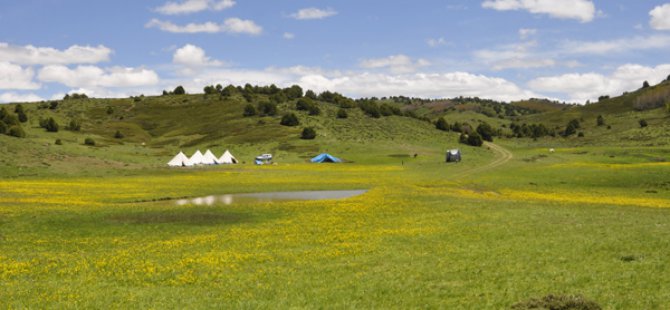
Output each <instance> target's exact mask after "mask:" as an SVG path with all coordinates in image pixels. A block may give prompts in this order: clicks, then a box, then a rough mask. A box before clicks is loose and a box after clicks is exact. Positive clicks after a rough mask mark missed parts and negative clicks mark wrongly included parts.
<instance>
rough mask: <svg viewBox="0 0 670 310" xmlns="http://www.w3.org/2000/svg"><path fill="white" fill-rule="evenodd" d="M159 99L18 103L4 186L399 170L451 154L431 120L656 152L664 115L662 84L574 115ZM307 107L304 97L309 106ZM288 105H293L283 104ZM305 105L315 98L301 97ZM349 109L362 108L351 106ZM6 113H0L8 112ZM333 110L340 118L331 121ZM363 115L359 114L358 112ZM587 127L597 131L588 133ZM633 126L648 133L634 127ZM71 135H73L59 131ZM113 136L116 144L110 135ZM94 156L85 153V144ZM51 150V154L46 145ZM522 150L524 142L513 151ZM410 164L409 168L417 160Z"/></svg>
mask: <svg viewBox="0 0 670 310" xmlns="http://www.w3.org/2000/svg"><path fill="white" fill-rule="evenodd" d="M209 90H210V92H211V94H208V95H205V94H190V95H188V94H185V95H174V94H164V95H163V96H152V97H144V96H142V97H131V98H124V99H90V98H79V97H77V96H75V97H74V98H72V97H71V98H68V99H67V100H59V101H51V102H42V103H24V104H22V106H23V109H24V111H25V114H26V115H27V116H28V121H27V122H26V123H23V124H22V127H23V129H24V131H25V133H26V137H25V138H22V139H19V138H14V137H9V136H6V135H0V151H2V152H1V154H0V163H2V168H0V170H2V172H3V174H4V175H7V176H19V175H22V176H30V175H45V174H46V175H49V174H96V173H103V172H104V171H107V172H109V171H110V170H113V171H126V173H130V171H134V170H137V169H144V168H156V167H162V166H164V164H165V162H167V160H169V159H170V157H171V156H172V155H174V154H175V153H177V152H178V151H179V150H183V151H184V152H185V153H187V154H191V153H193V152H194V151H195V150H196V149H202V150H203V151H204V149H208V148H210V149H212V150H213V151H214V152H215V153H222V152H223V151H224V150H225V149H230V150H231V151H233V153H234V154H236V155H237V156H238V157H239V158H240V159H241V160H242V161H244V162H251V160H252V159H253V157H254V156H255V155H258V154H260V153H273V154H275V155H276V156H277V158H278V159H279V160H280V161H282V162H287V163H290V162H304V161H305V160H306V159H307V158H309V157H311V156H314V155H316V154H318V153H320V152H323V151H328V152H331V153H336V154H338V155H339V156H341V157H344V158H345V159H347V160H349V161H355V162H369V163H382V162H387V161H390V160H393V161H398V159H400V161H402V159H403V158H410V157H414V156H413V155H414V154H419V155H428V154H430V155H431V156H432V157H434V158H440V157H441V156H442V155H441V154H442V153H443V151H444V150H445V149H447V148H451V147H456V146H458V144H457V140H458V135H459V134H460V133H457V132H453V131H450V132H443V131H439V130H436V129H435V126H434V125H433V124H432V122H434V121H435V120H436V119H437V118H439V117H443V118H445V120H446V121H447V122H448V123H449V124H450V125H453V124H455V123H459V124H461V125H463V124H466V125H469V126H468V127H469V128H471V130H474V129H475V128H476V127H477V126H478V125H479V124H480V123H488V124H490V125H491V126H492V127H493V128H494V129H495V130H497V131H498V137H496V139H499V138H505V137H507V138H511V137H512V136H513V132H512V130H511V129H510V127H511V126H513V124H524V123H525V124H529V125H530V124H543V125H544V126H545V127H546V128H547V129H548V130H550V131H551V132H552V133H553V134H554V135H555V136H554V137H545V138H543V139H539V140H537V141H530V140H528V141H527V142H524V143H529V144H537V145H541V146H545V145H575V146H579V145H593V144H602V145H612V146H615V145H631V146H635V145H659V146H663V145H668V143H670V134H669V133H668V132H670V130H668V129H670V117H669V116H668V115H669V114H668V113H667V111H666V109H665V103H666V102H667V100H668V99H667V98H669V97H670V82H668V81H666V82H663V83H661V84H659V85H656V86H652V87H648V88H643V89H639V90H637V91H634V92H630V93H626V94H624V95H622V96H619V97H615V98H601V99H602V100H600V101H599V102H597V103H593V104H589V105H586V106H575V105H567V104H559V103H556V102H551V101H547V100H539V99H531V100H526V101H520V102H514V103H511V104H505V103H501V102H496V101H492V100H484V99H479V98H462V97H461V98H454V99H444V100H424V99H416V98H412V99H410V98H405V97H394V98H382V99H376V98H371V99H366V100H361V101H360V102H369V103H371V104H372V106H373V107H374V108H375V109H379V111H381V114H380V115H377V116H378V117H371V116H370V115H371V114H370V113H367V114H366V113H365V112H364V111H363V110H362V109H359V108H357V107H356V103H354V101H353V100H351V99H348V98H345V97H342V96H341V95H338V94H336V93H329V92H328V93H325V94H322V95H321V96H320V97H319V98H318V99H319V100H316V101H315V105H316V106H317V107H318V108H319V110H320V113H319V114H318V115H310V113H309V112H308V111H302V110H298V109H297V108H296V102H297V101H298V99H287V98H286V95H285V94H284V92H287V91H288V90H289V89H286V90H280V89H278V88H276V87H272V86H271V87H260V88H259V87H256V88H253V87H251V86H249V85H247V86H245V88H242V87H237V88H234V87H232V88H231V87H227V88H226V89H224V92H222V93H224V95H220V94H219V92H218V91H214V88H213V87H212V88H210V89H209ZM312 96H314V95H312ZM294 97H295V96H294ZM313 98H316V97H313ZM270 102H280V103H278V104H276V107H277V112H276V115H272V116H258V115H255V116H250V117H244V116H243V111H244V108H245V106H247V105H249V104H251V105H253V106H255V107H257V106H258V105H259V104H261V103H270ZM360 102H359V103H358V104H359V105H360V104H363V103H360ZM15 106H16V104H9V105H4V107H5V108H6V110H7V111H14V109H15ZM341 106H344V107H348V108H346V109H344V110H345V111H346V114H347V115H348V117H347V118H338V116H337V114H338V111H339V110H340V108H341ZM368 112H369V111H368ZM286 113H295V114H296V115H297V116H298V118H299V121H300V125H298V126H294V127H288V126H282V125H280V119H281V117H282V115H284V114H286ZM598 116H602V118H603V119H604V122H605V124H604V125H602V126H598V125H597V121H596V120H597V118H598ZM49 118H53V119H54V120H55V121H56V122H57V123H58V124H59V125H60V126H59V127H60V130H59V131H58V132H47V131H46V130H45V129H44V128H41V127H40V120H46V119H49ZM573 119H576V120H578V121H579V122H580V128H578V129H577V131H578V132H579V133H581V134H582V135H583V136H584V137H578V135H577V134H575V135H574V136H571V137H567V138H563V137H560V133H561V132H562V131H564V130H565V127H566V125H567V123H568V122H569V121H570V120H573ZM640 120H645V121H646V122H647V123H648V126H647V127H645V128H642V127H641V126H640V125H639V122H640ZM72 121H75V122H77V123H79V124H80V126H81V128H80V130H79V131H72V130H68V129H67V128H66V127H68V124H69V123H70V122H72ZM305 127H312V128H314V129H315V130H316V132H317V137H316V139H314V140H302V139H300V133H301V132H302V130H303V128H305ZM117 132H118V133H120V134H121V135H122V136H123V138H117V137H115V135H116V134H117ZM87 138H88V139H92V140H94V141H95V146H89V145H85V144H84V141H85V140H86V139H87ZM57 139H59V140H60V142H61V145H56V143H55V142H56V140H57ZM519 141H526V140H519ZM419 160H421V157H420V156H419Z"/></svg>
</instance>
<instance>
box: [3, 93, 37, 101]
mask: <svg viewBox="0 0 670 310" xmlns="http://www.w3.org/2000/svg"><path fill="white" fill-rule="evenodd" d="M42 100H44V99H42V97H40V96H38V95H35V94H18V93H14V92H8V93H2V94H0V102H1V103H13V102H35V101H42Z"/></svg>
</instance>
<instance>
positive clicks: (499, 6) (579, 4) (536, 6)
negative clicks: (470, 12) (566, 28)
mask: <svg viewBox="0 0 670 310" xmlns="http://www.w3.org/2000/svg"><path fill="white" fill-rule="evenodd" d="M482 7H483V8H487V9H494V10H498V11H516V10H526V11H528V12H530V13H533V14H548V15H550V16H552V17H555V18H561V19H577V20H580V21H581V22H584V23H585V22H590V21H592V20H593V18H594V17H595V14H596V8H595V5H594V4H593V2H592V1H591V0H561V1H556V0H486V1H484V2H483V3H482Z"/></svg>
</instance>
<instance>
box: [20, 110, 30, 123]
mask: <svg viewBox="0 0 670 310" xmlns="http://www.w3.org/2000/svg"><path fill="white" fill-rule="evenodd" d="M18 116H19V122H21V123H25V122H27V121H28V115H26V113H25V112H23V110H21V111H20V112H19V113H18Z"/></svg>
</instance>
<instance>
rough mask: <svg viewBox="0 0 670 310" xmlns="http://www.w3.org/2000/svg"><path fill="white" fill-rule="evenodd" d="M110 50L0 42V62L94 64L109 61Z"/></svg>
mask: <svg viewBox="0 0 670 310" xmlns="http://www.w3.org/2000/svg"><path fill="white" fill-rule="evenodd" d="M111 53H112V50H111V49H109V48H107V47H105V46H103V45H98V46H88V45H87V46H80V45H73V46H70V47H68V48H67V49H65V50H58V49H55V48H52V47H35V46H32V45H26V46H16V45H9V44H7V43H2V42H0V62H12V63H15V64H22V65H49V64H61V65H66V64H95V63H99V62H103V61H109V56H110V54H111Z"/></svg>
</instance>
